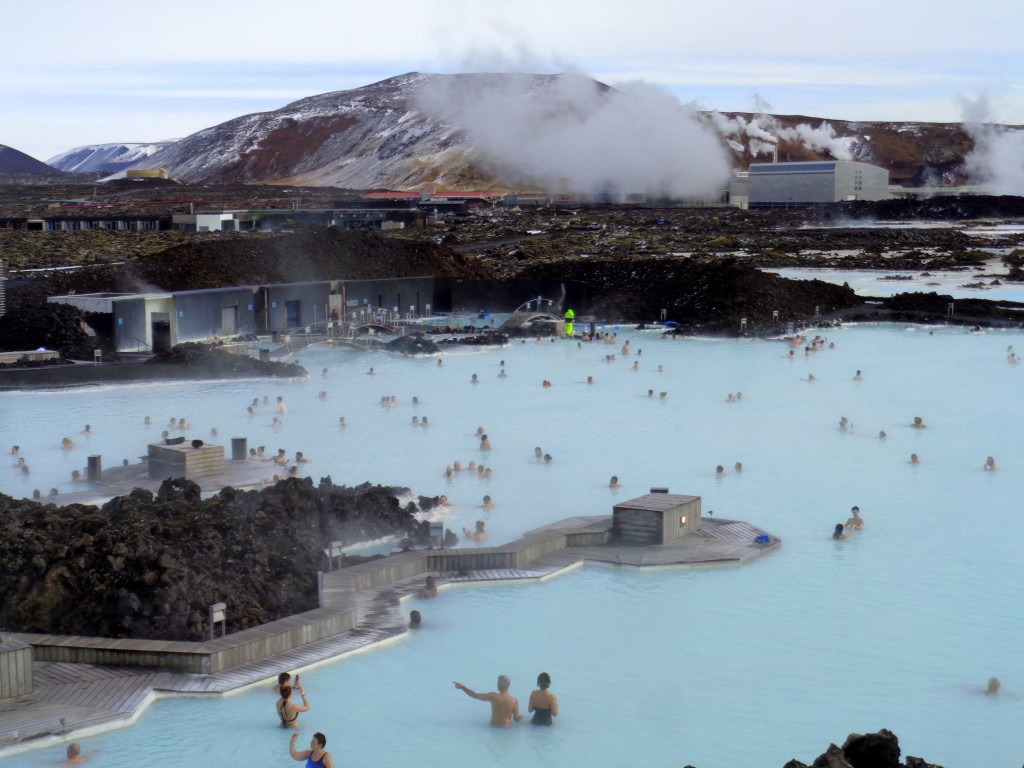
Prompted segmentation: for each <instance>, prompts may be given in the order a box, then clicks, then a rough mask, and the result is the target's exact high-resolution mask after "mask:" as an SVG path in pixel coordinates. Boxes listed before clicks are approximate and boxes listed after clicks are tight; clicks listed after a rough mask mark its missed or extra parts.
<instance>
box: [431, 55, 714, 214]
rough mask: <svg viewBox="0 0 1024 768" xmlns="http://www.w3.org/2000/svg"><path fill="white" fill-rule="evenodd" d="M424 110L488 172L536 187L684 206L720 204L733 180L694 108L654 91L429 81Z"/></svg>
mask: <svg viewBox="0 0 1024 768" xmlns="http://www.w3.org/2000/svg"><path fill="white" fill-rule="evenodd" d="M417 102H418V106H419V108H420V109H421V110H422V111H424V112H426V113H429V114H432V115H434V116H437V117H439V118H441V119H442V120H444V121H445V122H447V123H448V124H449V125H451V126H452V127H453V128H455V129H457V130H460V131H462V132H464V133H465V134H466V135H467V137H468V139H469V143H470V144H471V145H472V146H473V147H474V149H475V151H476V152H477V153H478V157H477V158H475V159H476V160H477V161H478V162H479V163H480V164H481V165H484V166H489V167H490V169H491V170H493V171H494V172H496V173H500V175H501V176H502V177H503V178H506V179H509V180H511V181H513V182H515V183H519V184H523V185H527V186H528V185H537V186H540V187H542V188H544V189H546V190H549V191H565V192H575V193H584V194H597V195H611V196H612V197H618V196H621V195H626V194H631V193H641V194H647V195H651V196H666V197H671V198H685V197H707V196H713V195H716V194H717V192H718V191H719V190H721V189H722V188H723V187H724V186H725V184H726V182H727V180H728V177H729V161H728V158H727V156H726V151H725V148H724V147H723V146H722V141H721V139H720V137H718V136H716V135H715V132H714V131H713V130H711V129H710V127H708V126H707V125H706V124H704V123H702V122H701V121H699V120H698V118H697V116H696V113H695V112H694V110H693V109H692V108H691V107H690V106H688V105H684V104H681V103H680V102H679V101H678V100H677V99H675V98H674V97H673V96H671V95H670V94H668V93H667V92H665V91H663V90H661V89H659V88H657V87H655V86H652V85H649V84H645V83H640V82H637V83H630V84H627V85H622V86H618V87H616V88H606V87H605V86H602V85H601V84H599V83H597V82H595V81H594V80H592V79H590V78H588V77H585V76H583V75H581V74H578V73H568V74H561V75H530V74H503V75H486V74H478V75H458V76H455V77H441V78H434V79H431V80H429V81H427V82H426V83H425V84H424V85H423V86H422V87H421V89H420V91H419V93H418V99H417Z"/></svg>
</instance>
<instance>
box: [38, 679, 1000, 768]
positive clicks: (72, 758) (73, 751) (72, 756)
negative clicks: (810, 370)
mask: <svg viewBox="0 0 1024 768" xmlns="http://www.w3.org/2000/svg"><path fill="white" fill-rule="evenodd" d="M993 679H995V678H993ZM64 754H65V755H67V760H61V761H60V762H59V763H57V765H81V764H82V763H84V762H85V761H86V760H88V759H89V758H88V757H82V748H81V747H80V746H78V744H74V743H72V744H68V748H67V750H65V752H64Z"/></svg>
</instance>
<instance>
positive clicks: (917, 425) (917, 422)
mask: <svg viewBox="0 0 1024 768" xmlns="http://www.w3.org/2000/svg"><path fill="white" fill-rule="evenodd" d="M910 426H912V427H913V428H914V429H928V425H927V424H925V423H924V420H923V419H922V418H921V417H920V416H915V417H914V423H913V424H911V425H910Z"/></svg>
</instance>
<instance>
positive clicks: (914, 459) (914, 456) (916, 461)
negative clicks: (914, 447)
mask: <svg viewBox="0 0 1024 768" xmlns="http://www.w3.org/2000/svg"><path fill="white" fill-rule="evenodd" d="M920 463H921V459H919V458H918V457H917V454H916V453H912V454H910V461H908V462H907V464H920Z"/></svg>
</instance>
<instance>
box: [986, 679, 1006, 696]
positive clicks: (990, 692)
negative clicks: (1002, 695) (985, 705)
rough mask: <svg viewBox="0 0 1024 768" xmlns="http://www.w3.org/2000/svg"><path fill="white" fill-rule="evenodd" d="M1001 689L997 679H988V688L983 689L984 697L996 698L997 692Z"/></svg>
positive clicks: (1001, 685)
mask: <svg viewBox="0 0 1024 768" xmlns="http://www.w3.org/2000/svg"><path fill="white" fill-rule="evenodd" d="M1002 687H1003V684H1002V683H1001V682H999V678H998V677H990V678H989V679H988V686H987V687H986V688H985V695H986V696H998V695H999V691H1000V689H1002Z"/></svg>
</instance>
